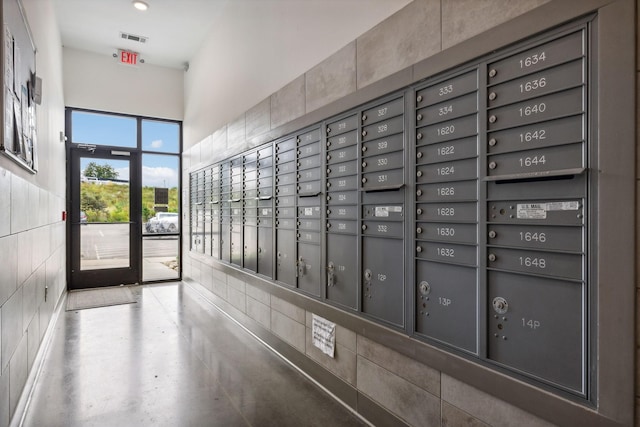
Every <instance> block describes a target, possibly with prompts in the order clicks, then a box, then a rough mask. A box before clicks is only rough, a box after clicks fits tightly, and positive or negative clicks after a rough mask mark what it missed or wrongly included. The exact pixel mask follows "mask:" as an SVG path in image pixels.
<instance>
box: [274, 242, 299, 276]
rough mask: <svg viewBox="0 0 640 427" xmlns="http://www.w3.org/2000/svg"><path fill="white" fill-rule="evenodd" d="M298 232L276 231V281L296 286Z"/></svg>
mask: <svg viewBox="0 0 640 427" xmlns="http://www.w3.org/2000/svg"><path fill="white" fill-rule="evenodd" d="M295 248H296V232H295V230H277V231H276V279H277V280H278V281H280V282H282V283H286V284H287V285H290V286H294V287H295V286H296V251H295Z"/></svg>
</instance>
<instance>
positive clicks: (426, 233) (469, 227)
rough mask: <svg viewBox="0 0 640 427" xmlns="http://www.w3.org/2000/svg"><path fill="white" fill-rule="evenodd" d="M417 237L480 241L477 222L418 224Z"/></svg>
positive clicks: (472, 242) (457, 241) (466, 241)
mask: <svg viewBox="0 0 640 427" xmlns="http://www.w3.org/2000/svg"><path fill="white" fill-rule="evenodd" d="M415 233H416V239H420V240H430V241H438V242H451V243H467V244H477V243H478V226H477V225H476V224H456V223H432V222H419V223H417V224H416V230H415Z"/></svg>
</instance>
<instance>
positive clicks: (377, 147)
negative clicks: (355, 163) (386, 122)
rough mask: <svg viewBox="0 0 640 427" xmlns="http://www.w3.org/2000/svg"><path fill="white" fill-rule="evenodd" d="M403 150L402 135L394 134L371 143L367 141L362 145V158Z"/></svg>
mask: <svg viewBox="0 0 640 427" xmlns="http://www.w3.org/2000/svg"><path fill="white" fill-rule="evenodd" d="M403 148H404V135H403V134H395V135H390V136H388V137H387V138H380V139H376V140H373V141H367V142H365V143H363V144H362V149H361V150H362V157H369V156H377V155H380V154H386V153H390V152H392V151H398V150H402V149H403Z"/></svg>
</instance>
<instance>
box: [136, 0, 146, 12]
mask: <svg viewBox="0 0 640 427" xmlns="http://www.w3.org/2000/svg"><path fill="white" fill-rule="evenodd" d="M133 7H135V8H136V9H138V10H147V9H149V5H148V4H147V3H145V2H143V1H140V0H136V1H134V2H133Z"/></svg>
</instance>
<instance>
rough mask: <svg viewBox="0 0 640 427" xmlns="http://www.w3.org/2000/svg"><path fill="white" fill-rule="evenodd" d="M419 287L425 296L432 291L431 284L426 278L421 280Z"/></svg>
mask: <svg viewBox="0 0 640 427" xmlns="http://www.w3.org/2000/svg"><path fill="white" fill-rule="evenodd" d="M418 288H419V289H420V293H421V294H422V295H424V296H427V295H429V294H430V293H431V285H429V283H428V282H427V281H426V280H423V281H422V282H420V285H419V286H418Z"/></svg>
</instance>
